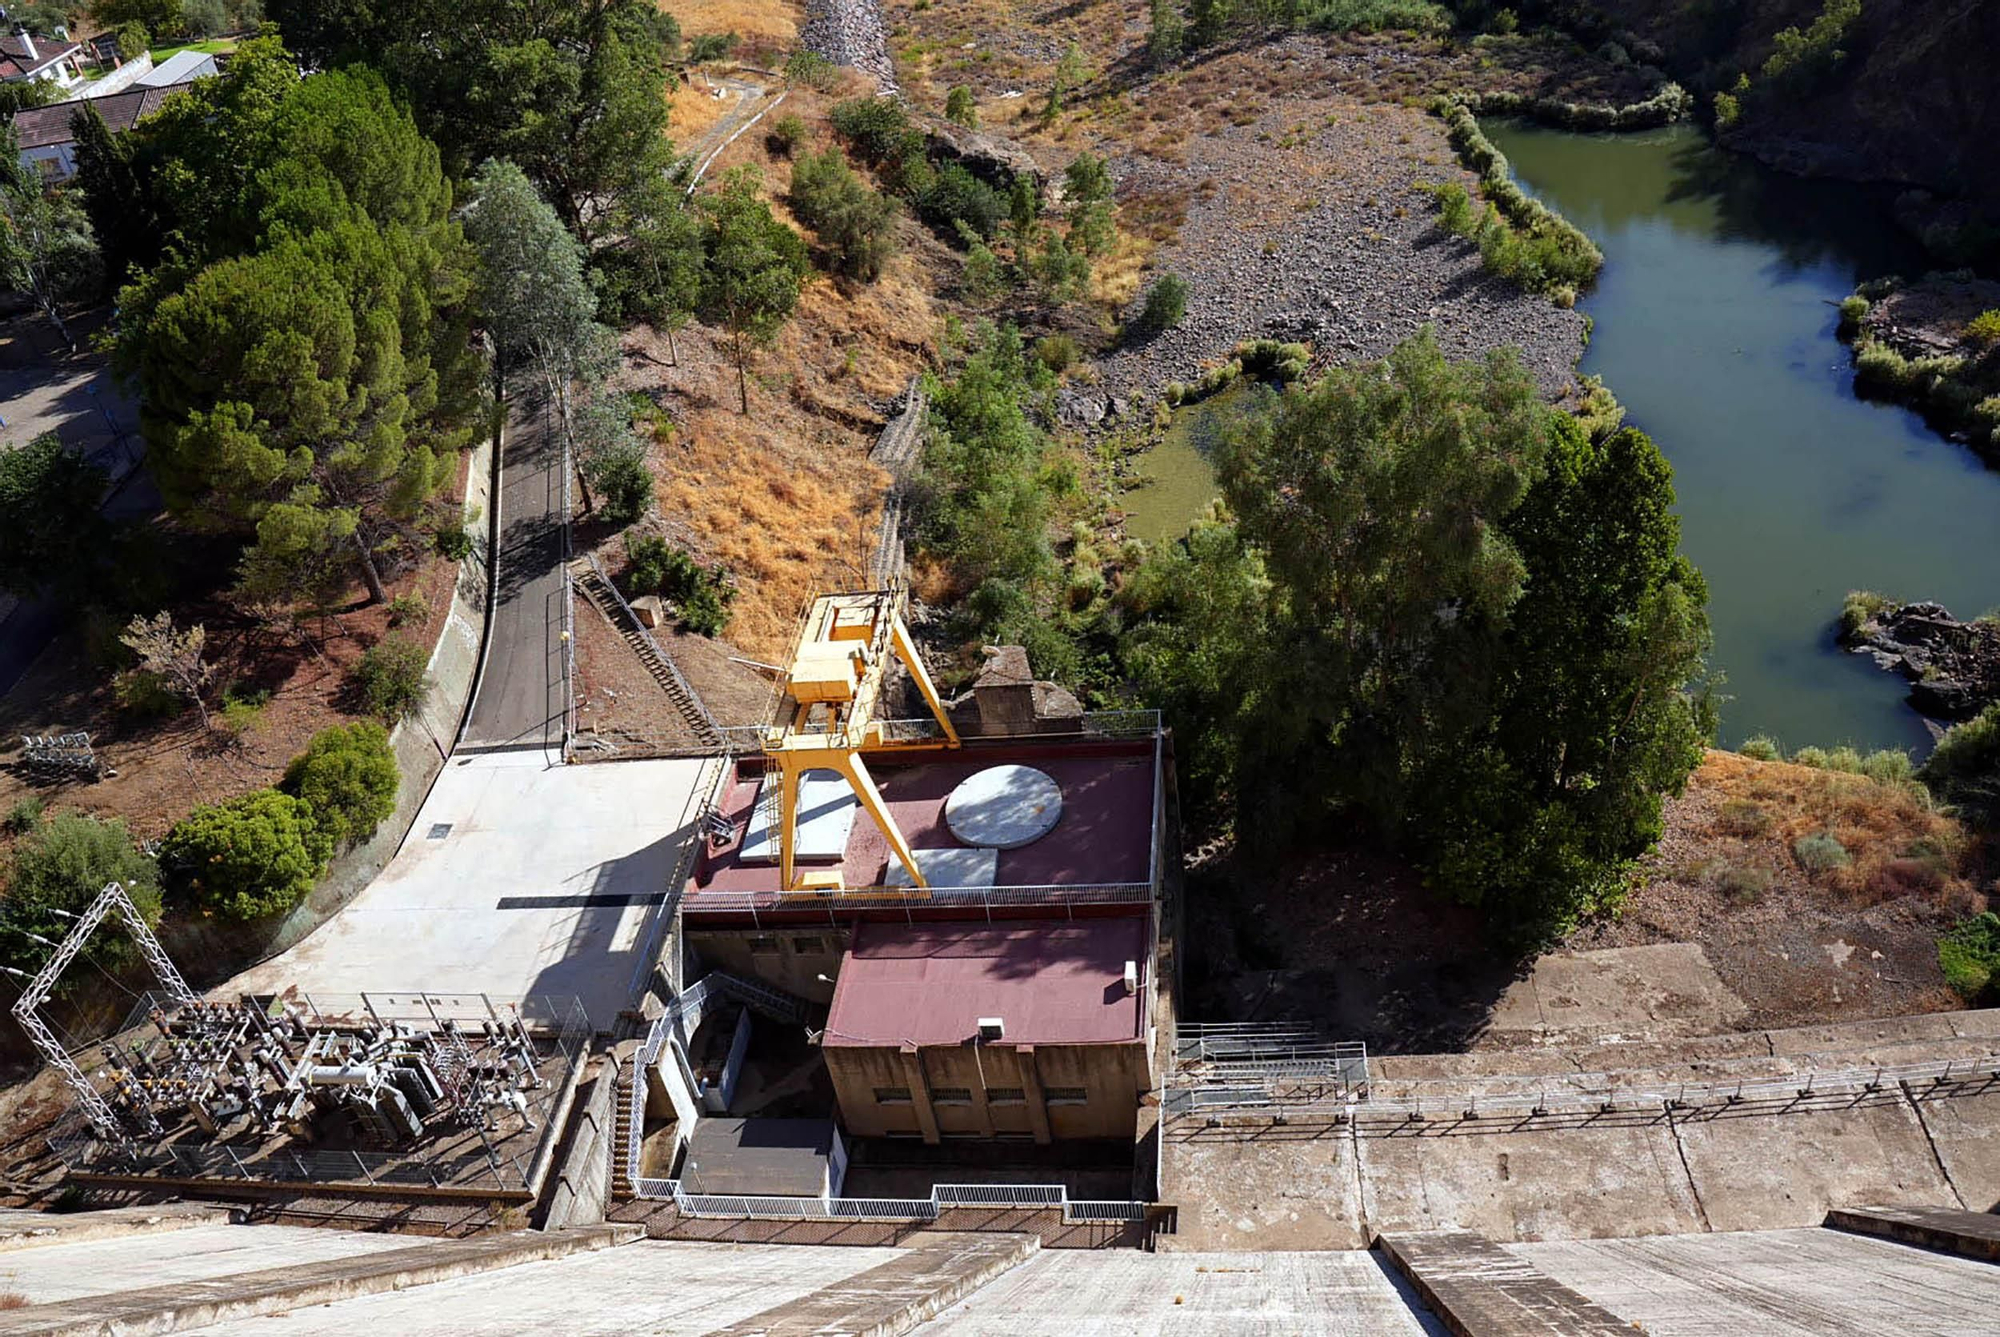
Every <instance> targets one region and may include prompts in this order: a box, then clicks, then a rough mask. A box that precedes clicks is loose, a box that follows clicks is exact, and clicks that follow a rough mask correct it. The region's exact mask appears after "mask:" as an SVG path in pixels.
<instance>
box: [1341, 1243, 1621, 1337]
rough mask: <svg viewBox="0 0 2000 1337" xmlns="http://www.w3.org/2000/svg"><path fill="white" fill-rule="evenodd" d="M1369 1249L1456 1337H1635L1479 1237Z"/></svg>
mask: <svg viewBox="0 0 2000 1337" xmlns="http://www.w3.org/2000/svg"><path fill="white" fill-rule="evenodd" d="M1375 1247H1376V1248H1378V1249H1380V1250H1381V1251H1382V1252H1383V1253H1384V1254H1385V1255H1386V1256H1387V1257H1388V1258H1389V1260H1390V1261H1391V1262H1393V1263H1394V1264H1395V1265H1396V1268H1397V1270H1398V1271H1400V1272H1401V1273H1402V1274H1403V1275H1404V1276H1405V1277H1407V1278H1408V1279H1409V1282H1410V1284H1411V1285H1412V1286H1414V1287H1416V1290H1417V1293H1418V1294H1419V1295H1421V1296H1423V1298H1424V1303H1425V1304H1427V1305H1429V1306H1430V1307H1431V1310H1432V1312H1433V1313H1435V1314H1436V1315H1437V1316H1438V1317H1439V1318H1440V1319H1441V1320H1443V1322H1444V1325H1445V1326H1446V1327H1447V1328H1449V1329H1450V1330H1451V1331H1452V1332H1454V1333H1456V1334H1458V1337H1531V1335H1539V1334H1544V1333H1546V1334H1550V1337H1554V1335H1555V1334H1562V1337H1632V1334H1635V1333H1637V1332H1638V1331H1639V1329H1638V1328H1635V1327H1633V1326H1632V1325H1631V1324H1630V1323H1627V1322H1625V1321H1624V1320H1623V1319H1621V1318H1619V1317H1618V1316H1617V1315H1615V1314H1613V1313H1612V1312H1611V1311H1610V1310H1608V1309H1606V1308H1604V1307H1603V1306H1602V1305H1599V1304H1597V1303H1595V1302H1593V1301H1591V1300H1589V1299H1586V1298H1585V1297H1584V1296H1583V1295H1581V1294H1580V1293H1578V1292H1576V1291H1573V1290H1571V1289H1570V1288H1569V1287H1567V1286H1565V1285H1563V1284H1562V1283H1561V1282H1559V1281H1557V1280H1556V1279H1555V1278H1554V1277H1551V1276H1549V1275H1548V1274H1547V1273H1545V1272H1543V1271H1542V1270H1541V1269H1540V1268H1538V1267H1536V1266H1535V1265H1534V1264H1532V1263H1529V1262H1526V1261H1524V1260H1523V1259H1520V1258H1517V1257H1515V1256H1514V1255H1512V1254H1510V1253H1508V1252H1507V1251H1506V1250H1505V1249H1502V1248H1501V1247H1500V1246H1499V1245H1497V1244H1495V1243H1493V1241H1491V1240H1489V1239H1487V1238H1486V1237H1485V1236H1484V1235H1475V1234H1473V1233H1471V1232H1470V1231H1464V1230H1435V1231H1426V1232H1422V1233H1418V1234H1410V1235H1398V1236H1394V1237H1391V1236H1386V1235H1385V1236H1383V1237H1382V1238H1381V1239H1378V1240H1377V1241H1376V1242H1375Z"/></svg>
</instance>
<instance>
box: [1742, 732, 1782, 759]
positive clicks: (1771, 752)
mask: <svg viewBox="0 0 2000 1337" xmlns="http://www.w3.org/2000/svg"><path fill="white" fill-rule="evenodd" d="M1736 750H1737V752H1739V753H1740V754H1742V755H1743V756H1746V757H1748V758H1750V760H1752V761H1783V760H1784V759H1785V753H1784V749H1782V748H1780V747H1779V746H1778V740H1777V739H1775V738H1772V737H1771V736H1770V735H1768V734H1756V735H1753V736H1752V737H1749V738H1746V739H1744V740H1743V745H1742V746H1741V747H1739V748H1737V749H1736Z"/></svg>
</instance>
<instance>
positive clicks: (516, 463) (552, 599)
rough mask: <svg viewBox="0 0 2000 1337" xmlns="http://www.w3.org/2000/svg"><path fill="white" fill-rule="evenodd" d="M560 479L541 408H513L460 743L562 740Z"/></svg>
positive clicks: (550, 427) (557, 451)
mask: <svg viewBox="0 0 2000 1337" xmlns="http://www.w3.org/2000/svg"><path fill="white" fill-rule="evenodd" d="M562 485H563V478H562V447H561V444H560V441H559V438H558V435H557V433H556V431H555V430H554V423H553V419H552V415H551V413H550V412H549V411H548V410H546V409H544V408H542V407H540V406H532V407H524V406H522V405H520V404H516V405H515V406H514V408H513V409H512V410H511V411H510V413H509V416H508V428H507V441H506V444H505V447H504V448H503V450H502V451H501V467H500V557H499V569H500V580H499V595H500V597H499V601H498V603H497V604H496V605H495V607H494V609H493V617H492V624H491V626H490V627H488V629H487V633H486V634H487V637H488V641H489V644H488V647H487V650H486V667H485V669H484V671H483V672H482V673H481V674H480V678H479V694H478V696H477V697H476V698H475V699H474V701H473V703H472V717H471V719H470V720H469V721H468V722H467V724H466V730H465V744H464V745H465V746H466V747H469V748H493V747H522V748H528V747H542V748H560V747H561V746H562V737H563V716H564V713H565V702H564V699H563V695H564V690H565V689H564V687H563V644H562V630H563V578H562V564H563V559H564V555H565V554H564V551H563V515H562Z"/></svg>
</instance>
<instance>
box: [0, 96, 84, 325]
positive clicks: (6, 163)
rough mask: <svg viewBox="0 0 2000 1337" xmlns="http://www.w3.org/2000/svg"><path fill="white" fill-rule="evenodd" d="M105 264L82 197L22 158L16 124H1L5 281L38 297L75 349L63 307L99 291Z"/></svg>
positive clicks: (0, 276) (0, 275)
mask: <svg viewBox="0 0 2000 1337" xmlns="http://www.w3.org/2000/svg"><path fill="white" fill-rule="evenodd" d="M102 264H103V260H102V257H101V256H100V255H99V253H98V248H97V238H96V237H95V236H94V235H93V234H92V233H91V230H90V219H89V216H88V215H87V214H86V213H85V212H84V208H83V204H82V201H81V200H79V199H78V198H77V196H76V193H75V192H74V191H72V190H69V189H66V188H63V187H56V188H54V189H51V188H50V187H49V186H48V185H47V184H46V183H45V182H43V180H42V178H41V175H40V173H38V172H37V171H35V169H34V168H32V167H30V166H29V165H28V164H27V163H26V162H25V161H23V160H22V158H21V154H20V149H19V147H18V144H17V141H16V139H15V135H14V127H13V126H12V125H11V124H9V125H5V126H0V282H5V283H6V285H7V286H8V287H9V288H12V289H13V290H15V291H16V292H25V293H27V294H28V295H29V296H30V297H32V298H34V300H35V305H36V306H38V307H40V308H41V311H42V314H43V315H44V316H47V317H48V319H49V323H50V324H51V325H54V326H55V327H56V333H57V334H59V335H61V336H62V340H63V342H64V343H66V344H68V345H69V348H70V351H71V352H75V351H76V340H75V338H74V337H72V336H71V334H70V332H69V323H68V322H67V321H65V320H64V319H63V314H62V309H63V306H64V304H65V303H67V302H70V301H72V300H74V299H76V298H79V297H83V296H87V295H89V294H91V293H93V292H95V291H96V290H97V288H98V283H99V280H100V279H101V277H102V275H103V268H102Z"/></svg>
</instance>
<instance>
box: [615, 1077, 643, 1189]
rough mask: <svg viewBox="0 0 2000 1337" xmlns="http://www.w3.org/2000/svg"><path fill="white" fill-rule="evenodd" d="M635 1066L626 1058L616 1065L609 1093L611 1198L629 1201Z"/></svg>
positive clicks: (633, 1131)
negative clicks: (615, 1078)
mask: <svg viewBox="0 0 2000 1337" xmlns="http://www.w3.org/2000/svg"><path fill="white" fill-rule="evenodd" d="M636 1066H637V1065H636V1064H634V1063H633V1061H632V1060H631V1059H629V1058H627V1059H625V1060H624V1061H623V1062H621V1063H619V1064H618V1084H617V1087H616V1088H615V1090H614V1091H613V1093H612V1096H611V1111H612V1112H611V1126H612V1136H611V1200H612V1201H613V1202H630V1201H631V1200H632V1175H631V1173H630V1169H631V1164H632V1139H633V1138H634V1137H636V1136H637V1135H638V1130H637V1129H635V1128H633V1127H632V1082H633V1076H634V1069H635V1067H636Z"/></svg>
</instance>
